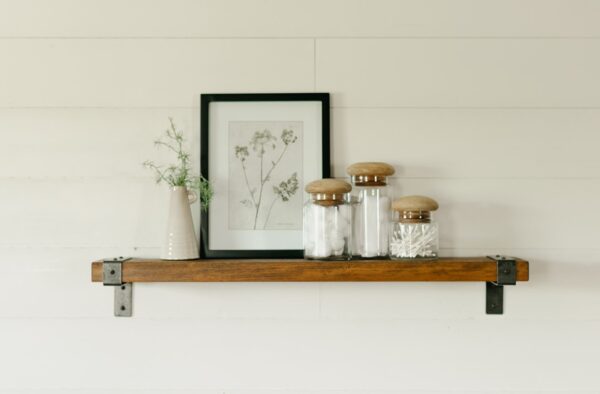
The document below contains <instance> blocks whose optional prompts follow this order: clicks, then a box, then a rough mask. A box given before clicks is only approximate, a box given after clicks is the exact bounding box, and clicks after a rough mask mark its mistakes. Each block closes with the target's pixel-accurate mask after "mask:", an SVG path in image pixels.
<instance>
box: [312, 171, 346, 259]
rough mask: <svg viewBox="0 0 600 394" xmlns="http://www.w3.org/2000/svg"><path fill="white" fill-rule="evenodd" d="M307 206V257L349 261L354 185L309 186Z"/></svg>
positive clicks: (332, 181) (324, 181) (329, 181)
mask: <svg viewBox="0 0 600 394" xmlns="http://www.w3.org/2000/svg"><path fill="white" fill-rule="evenodd" d="M305 190H306V192H307V193H308V200H307V201H306V203H305V204H304V258H306V259H318V260H349V259H350V258H351V257H352V254H351V253H350V239H351V235H352V214H351V210H350V204H349V194H348V193H349V192H350V190H352V186H350V184H349V183H347V182H344V181H340V180H337V179H321V180H318V181H314V182H311V183H309V184H308V185H306V188H305Z"/></svg>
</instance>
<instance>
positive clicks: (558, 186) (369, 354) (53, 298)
mask: <svg viewBox="0 0 600 394" xmlns="http://www.w3.org/2000/svg"><path fill="white" fill-rule="evenodd" d="M599 18H600V4H599V3H595V2H591V1H584V0H575V1H573V0H570V1H569V0H562V1H559V0H550V1H546V0H530V1H526V2H523V1H517V0H508V1H506V0H502V1H501V0H490V1H485V2H483V1H480V0H457V1H452V2H448V1H444V0H427V1H407V0H400V1H392V0H373V1H369V2H360V1H343V0H325V1H324V0H305V1H301V2H300V1H292V0H284V1H267V0H249V1H242V0H226V1H204V0H202V1H192V0H176V1H173V0H169V1H167V0H156V1H153V2H146V1H141V0H134V1H128V2H122V1H117V0H102V1H100V0H96V1H92V0H87V1H76V0H55V1H42V0H26V1H22V0H20V1H17V0H0V54H1V55H0V59H1V61H0V136H1V137H2V139H1V143H0V265H1V268H2V278H3V280H2V286H1V287H0V327H1V328H0V332H1V333H2V334H3V335H0V349H1V351H0V371H1V372H0V393H15V392H18V393H33V392H56V393H59V392H60V393H63V392H73V393H80V392H81V393H90V392H91V393H113V394H114V393H131V392H150V393H163V392H164V393H166V392H169V393H170V392H180V393H187V392H195V393H227V394H230V393H244V394H247V393H313V394H315V393H391V392H406V393H413V392H420V393H431V392H447V391H453V392H457V393H459V392H461V393H462V392H477V393H480V392H490V393H499V392H502V393H505V392H519V393H530V392H544V391H553V392H556V391H558V392H565V393H567V392H568V393H578V392H581V393H583V392H590V393H591V392H598V391H600V380H599V379H598V378H597V360H598V358H599V357H600V339H599V337H598V332H599V329H600V308H598V305H599V304H600V288H599V287H598V285H597V278H598V277H599V275H600V246H598V243H597V238H598V223H599V222H600V209H598V208H597V207H596V206H597V202H598V199H599V197H600V156H599V155H598V154H597V146H598V145H599V144H600V134H599V132H598V129H599V128H600V93H599V92H600V79H599V78H598V69H600V67H599V66H600V25H599V24H598V23H597V21H598V19H599ZM219 91H220V92H260V91H273V92H290V91H306V92H311V91H328V92H331V94H332V141H333V147H332V160H333V163H332V164H333V173H334V175H335V176H338V177H342V176H344V168H345V166H346V165H347V164H348V163H349V162H352V161H358V160H372V159H377V160H385V161H389V162H391V163H394V164H395V165H396V166H397V168H398V170H399V171H398V174H397V177H395V179H394V180H393V183H394V186H395V189H396V191H397V192H398V193H402V194H408V193H427V194H430V195H432V196H434V197H436V198H437V199H438V200H439V201H440V204H441V207H442V208H441V211H440V213H439V215H438V218H439V221H440V223H441V226H442V238H441V243H442V247H443V253H444V254H446V255H481V254H485V253H497V252H499V253H505V254H512V255H518V256H519V257H522V258H526V259H530V260H531V261H532V265H531V275H530V276H531V282H529V283H520V284H519V285H518V286H516V287H515V288H508V289H507V292H506V293H507V294H506V314H505V315H504V316H486V315H485V314H484V313H483V311H484V285H483V284H478V283H465V284H444V283H440V284H419V283H405V284H394V283H380V284H377V283H365V284H354V283H335V284H312V283H291V284H280V283H269V284H257V283H222V284H218V283H212V284H138V285H136V288H135V293H136V294H135V317H134V318H132V319H115V318H113V317H112V299H111V291H110V290H109V289H105V288H103V287H102V286H98V285H97V284H92V283H90V282H89V276H90V271H89V270H90V268H89V262H90V261H91V260H94V259H97V258H100V257H105V256H112V255H135V256H155V255H157V254H158V253H159V247H160V244H161V238H162V228H163V224H164V219H165V210H166V202H167V194H166V192H165V191H164V190H163V189H161V188H160V187H157V186H155V185H154V183H153V181H152V178H151V177H150V176H149V174H148V173H147V172H145V171H144V170H143V169H142V168H141V165H140V163H141V162H142V161H143V160H145V159H147V158H152V157H154V158H157V160H160V159H161V158H165V156H164V154H162V153H160V152H158V151H156V150H155V149H154V148H153V146H152V143H151V141H152V140H153V139H154V138H155V137H156V136H157V135H158V134H160V132H161V131H162V130H163V129H164V128H165V127H166V118H167V116H173V117H175V119H176V121H177V122H178V124H179V125H181V126H182V127H183V128H185V129H186V130H187V131H189V132H190V137H191V138H190V148H191V150H192V152H193V154H194V157H195V158H196V162H197V158H198V150H199V149H198V144H199V131H198V129H199V119H198V117H199V115H198V113H199V110H198V104H199V103H198V95H199V93H202V92H219ZM373 152H376V153H377V156H374V155H373ZM195 211H197V209H196V210H195ZM195 215H196V220H197V219H198V217H197V216H198V215H197V213H196V214H195ZM109 371H111V377H110V379H104V378H102V377H103V376H106V375H107V374H108V373H109ZM500 373H501V376H502V377H501V378H499V374H500Z"/></svg>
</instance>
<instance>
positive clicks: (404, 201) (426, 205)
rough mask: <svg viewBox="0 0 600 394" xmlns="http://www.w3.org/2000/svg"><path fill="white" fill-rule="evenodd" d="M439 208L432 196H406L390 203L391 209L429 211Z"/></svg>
mask: <svg viewBox="0 0 600 394" xmlns="http://www.w3.org/2000/svg"><path fill="white" fill-rule="evenodd" d="M438 208H439V205H438V203H437V201H435V200H434V199H433V198H429V197H425V196H406V197H401V198H399V199H397V200H394V202H393V203H392V209H393V210H394V211H402V212H407V211H422V212H430V211H435V210H437V209H438Z"/></svg>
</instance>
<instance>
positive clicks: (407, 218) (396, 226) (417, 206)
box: [390, 196, 439, 259]
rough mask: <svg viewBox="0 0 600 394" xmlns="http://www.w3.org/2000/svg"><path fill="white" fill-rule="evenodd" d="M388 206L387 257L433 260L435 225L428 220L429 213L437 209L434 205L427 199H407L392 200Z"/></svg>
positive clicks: (436, 240) (419, 197)
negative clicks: (390, 211)
mask: <svg viewBox="0 0 600 394" xmlns="http://www.w3.org/2000/svg"><path fill="white" fill-rule="evenodd" d="M392 207H393V209H394V219H393V221H392V225H391V230H390V258H392V259H435V258H437V257H438V249H439V235H438V225H437V223H436V222H434V221H433V220H432V219H431V212H432V211H435V210H436V209H437V208H438V204H437V202H436V201H435V200H433V199H431V198H429V197H424V196H408V197H402V198H400V199H398V200H395V201H394V203H393V204H392Z"/></svg>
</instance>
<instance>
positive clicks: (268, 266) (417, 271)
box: [92, 257, 529, 283]
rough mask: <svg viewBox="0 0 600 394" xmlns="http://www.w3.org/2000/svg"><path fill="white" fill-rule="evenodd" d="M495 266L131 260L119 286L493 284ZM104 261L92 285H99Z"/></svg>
mask: <svg viewBox="0 0 600 394" xmlns="http://www.w3.org/2000/svg"><path fill="white" fill-rule="evenodd" d="M515 260H516V266H517V281H528V280H529V263H528V262H527V261H525V260H522V259H515ZM496 271H497V265H496V262H495V261H494V260H492V259H489V258H487V257H441V258H439V259H437V260H428V261H397V260H351V261H314V260H295V259H294V260H292V259H290V260H282V259H278V260H208V259H202V260H181V261H171V260H160V259H137V258H134V259H131V260H127V261H125V262H124V263H123V265H122V280H123V282H127V283H132V282H493V281H496V279H497V272H496ZM102 279H103V278H102V261H95V262H93V263H92V281H93V282H102Z"/></svg>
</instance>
